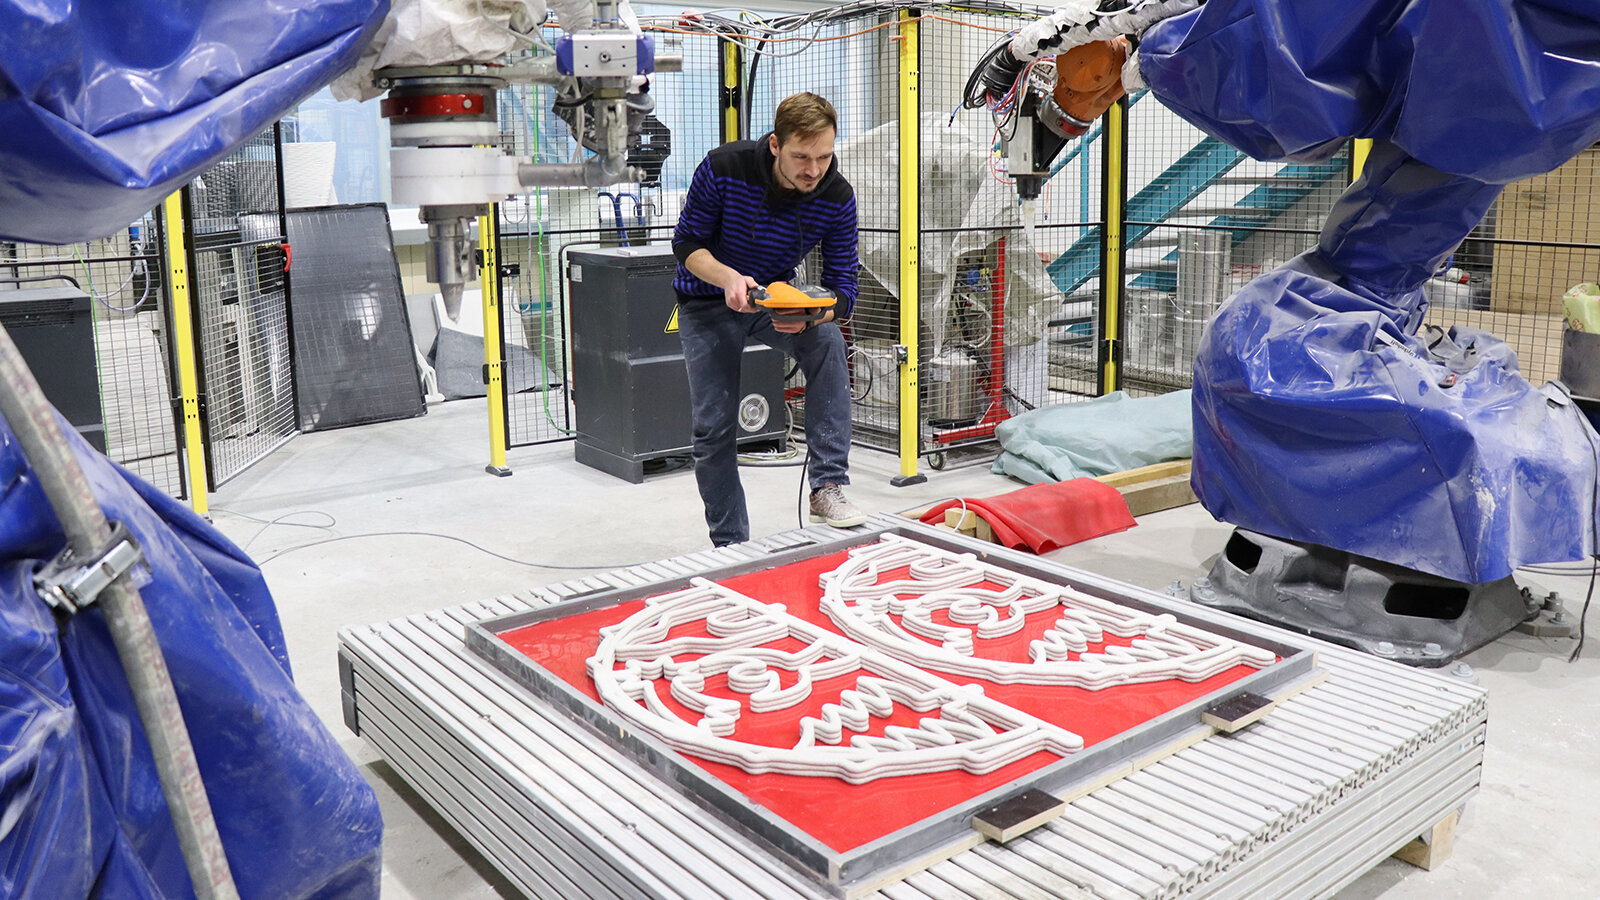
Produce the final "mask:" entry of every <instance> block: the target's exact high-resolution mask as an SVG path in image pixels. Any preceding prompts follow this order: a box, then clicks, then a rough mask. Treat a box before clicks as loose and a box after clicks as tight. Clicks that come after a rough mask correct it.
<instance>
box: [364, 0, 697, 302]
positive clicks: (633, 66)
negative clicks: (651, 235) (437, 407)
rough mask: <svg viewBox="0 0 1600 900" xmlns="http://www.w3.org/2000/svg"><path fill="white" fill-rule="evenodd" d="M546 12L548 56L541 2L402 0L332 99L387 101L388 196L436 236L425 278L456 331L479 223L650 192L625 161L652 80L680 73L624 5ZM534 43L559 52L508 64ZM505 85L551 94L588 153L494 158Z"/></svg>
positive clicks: (569, 0) (592, 3)
mask: <svg viewBox="0 0 1600 900" xmlns="http://www.w3.org/2000/svg"><path fill="white" fill-rule="evenodd" d="M552 7H553V9H552V10H549V11H553V12H555V14H556V17H557V21H558V22H559V24H560V25H561V26H562V29H563V30H564V31H565V32H566V33H565V34H564V35H563V36H562V37H561V38H560V39H559V40H558V41H557V42H556V43H555V45H554V46H551V45H549V44H548V43H546V42H545V41H544V40H543V39H542V38H541V37H540V36H539V31H540V25H541V24H542V23H543V21H544V20H545V18H546V15H547V9H546V6H545V2H544V0H501V2H499V3H493V2H473V3H463V2H462V0H397V2H395V4H394V6H393V8H392V10H391V11H390V14H389V18H388V20H387V21H386V22H385V25H384V27H383V28H382V29H380V32H379V34H378V35H377V37H376V39H375V40H374V41H373V45H372V46H370V47H369V48H368V50H367V52H366V53H365V54H363V57H362V61H361V63H360V64H358V66H357V68H356V70H355V71H354V72H352V73H349V74H348V75H346V76H345V77H344V78H342V79H340V81H338V82H336V83H335V85H334V87H335V94H336V96H344V97H351V96H362V97H368V96H376V94H377V93H378V92H380V91H386V92H387V96H385V98H384V100H383V104H382V111H383V115H384V117H385V118H387V119H388V120H389V134H390V142H391V144H392V145H393V150H392V151H391V152H390V155H389V162H390V183H391V187H392V189H393V193H392V198H393V200H394V202H395V203H398V204H403V205H408V206H409V205H415V206H417V207H418V208H419V215H420V218H421V219H422V221H423V222H424V223H426V224H427V226H428V254H427V278H428V280H429V281H430V282H433V283H435V284H437V285H439V289H440V293H441V294H442V295H443V298H444V305H445V310H446V312H447V313H448V314H449V315H450V317H451V318H452V319H453V318H455V317H456V316H457V315H458V313H459V311H460V308H461V295H462V292H463V291H464V289H465V287H466V285H467V284H469V283H471V282H473V281H475V280H476V278H477V268H478V266H477V259H476V257H477V253H476V251H477V228H476V225H475V221H474V220H475V219H476V217H478V216H480V215H485V214H487V213H488V211H489V206H490V204H492V203H497V202H499V201H502V200H505V199H507V198H509V197H511V196H513V195H516V194H520V193H523V192H524V191H526V190H528V189H530V188H534V187H541V186H554V185H583V186H589V187H599V186H603V185H608V184H616V183H618V182H625V181H642V180H644V179H645V177H646V176H645V173H644V172H642V171H641V170H639V169H636V168H633V167H631V166H629V165H628V149H629V147H630V146H631V144H632V143H633V141H634V138H635V137H636V136H637V135H638V134H639V131H640V128H641V125H642V124H643V123H644V121H645V118H646V117H647V116H648V115H650V113H651V112H652V110H653V109H654V108H655V100H654V99H653V98H652V97H651V96H650V93H649V81H648V77H649V76H650V75H652V74H654V73H655V72H668V71H679V70H680V69H681V67H682V60H681V58H679V57H664V56H657V55H656V53H655V47H654V42H653V40H652V39H651V38H650V37H649V36H648V35H645V34H642V33H641V32H640V30H639V26H638V22H637V20H636V19H635V18H634V16H633V13H632V11H631V10H630V9H629V7H628V3H627V0H554V2H553V3H552ZM463 24H466V25H468V26H469V27H465V28H464V27H463ZM535 45H540V46H543V47H544V48H545V49H547V50H549V51H551V52H549V53H547V54H544V55H539V56H525V55H522V56H516V57H507V53H508V52H515V51H518V50H521V49H525V48H527V47H530V46H535ZM511 84H543V85H550V86H552V87H554V88H555V91H556V100H555V103H554V105H553V109H554V111H555V113H556V114H557V115H558V116H560V117H561V118H562V119H563V120H565V121H566V123H567V124H568V125H569V126H570V127H571V129H572V133H573V134H574V135H575V136H577V138H578V140H579V142H580V143H581V144H582V146H583V148H584V149H585V150H588V151H590V152H591V153H592V154H593V155H592V156H589V157H588V158H587V159H583V160H581V161H573V162H553V163H541V162H534V161H533V160H532V159H529V158H518V157H515V156H512V155H510V154H507V153H506V152H504V151H503V150H501V149H499V148H498V147H496V146H494V145H495V144H497V143H498V141H499V138H500V134H499V116H498V110H497V108H496V102H495V98H496V95H497V92H498V91H499V90H500V89H502V88H505V87H507V86H509V85H511Z"/></svg>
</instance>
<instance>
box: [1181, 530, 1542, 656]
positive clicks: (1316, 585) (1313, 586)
mask: <svg viewBox="0 0 1600 900" xmlns="http://www.w3.org/2000/svg"><path fill="white" fill-rule="evenodd" d="M1189 597H1190V599H1192V600H1194V601H1195V602H1197V603H1201V604H1204V605H1206V606H1215V607H1218V608H1221V609H1226V610H1228V611H1230V612H1235V613H1239V614H1240V615H1244V616H1249V617H1250V618H1252V619H1258V620H1260V621H1263V622H1269V623H1271V624H1274V625H1278V626H1281V627H1283V628H1288V629H1291V630H1293V631H1298V632H1301V633H1303V634H1309V635H1312V636H1314V637H1319V638H1322V639H1323V640H1327V641H1332V642H1334V643H1337V644H1343V645H1345V646H1347V647H1354V648H1356V649H1358V650H1364V651H1366V652H1368V653H1371V654H1373V655H1376V656H1382V657H1386V658H1389V659H1393V660H1396V661H1398V662H1402V663H1406V664H1408V665H1414V666H1424V667H1430V668H1431V667H1437V666H1442V665H1445V664H1446V663H1448V662H1450V661H1451V660H1453V659H1455V658H1456V657H1458V656H1461V655H1462V654H1465V653H1468V652H1470V651H1472V650H1476V649H1477V648H1479V647H1481V646H1483V645H1484V644H1487V643H1489V642H1490V641H1492V640H1494V639H1495V638H1498V637H1500V636H1501V635H1503V634H1505V633H1506V632H1508V631H1510V630H1511V629H1513V628H1515V627H1516V626H1517V625H1519V624H1520V623H1522V622H1525V621H1527V620H1529V619H1531V618H1533V617H1534V616H1536V615H1537V614H1538V612H1539V607H1540V602H1541V601H1540V600H1538V599H1536V598H1534V597H1533V595H1532V594H1531V593H1530V592H1529V591H1528V590H1527V589H1526V588H1519V587H1518V586H1517V585H1516V583H1515V582H1514V581H1513V580H1512V579H1511V578H1510V577H1506V578H1502V579H1500V580H1499V581H1491V582H1487V583H1484V584H1463V583H1461V582H1458V581H1450V580H1448V579H1445V578H1440V577H1438V576H1435V575H1429V574H1426V573H1424V572H1417V571H1414V570H1411V569H1407V568H1404V567H1401V566H1397V565H1394V564H1392V563H1386V562H1381V561H1379V560H1376V559H1370V558H1367V557H1364V556H1356V555H1354V554H1350V553H1346V552H1344V551H1342V550H1333V549H1330V548H1328V547H1322V546H1318V545H1316V544H1302V543H1297V542H1294V541H1285V540H1280V539H1278V538H1273V537H1267V536H1266V535H1261V534H1256V533H1255V532H1251V531H1245V530H1244V529H1242V528H1239V529H1234V532H1233V534H1232V535H1231V536H1230V537H1229V538H1228V544H1227V546H1226V547H1225V548H1224V549H1223V551H1222V554H1221V556H1219V557H1218V558H1217V560H1216V562H1215V563H1214V564H1213V565H1212V567H1211V572H1210V575H1209V577H1208V578H1202V579H1197V580H1196V581H1195V583H1194V585H1193V586H1192V587H1191V588H1190V589H1189Z"/></svg>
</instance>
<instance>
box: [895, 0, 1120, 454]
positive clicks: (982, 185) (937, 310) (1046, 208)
mask: <svg viewBox="0 0 1600 900" xmlns="http://www.w3.org/2000/svg"><path fill="white" fill-rule="evenodd" d="M1039 14H1040V11H1039V10H1036V9H1033V8H1027V7H1019V8H1017V9H1016V10H1015V11H1014V12H1012V13H1010V14H1001V13H998V12H982V13H978V12H969V11H964V10H959V9H943V8H932V9H930V10H927V11H924V12H923V15H922V17H921V20H920V22H919V28H920V32H921V34H920V44H921V54H920V61H919V70H920V73H921V77H920V85H919V87H920V90H919V95H920V102H919V111H918V113H919V119H920V121H921V123H922V126H921V133H922V134H921V153H920V156H921V159H920V160H919V167H920V173H919V185H920V187H919V205H920V219H921V227H920V233H919V234H918V236H917V248H918V260H919V268H920V270H921V290H920V303H919V305H920V309H921V332H920V334H921V340H920V341H919V345H920V347H919V349H920V357H921V360H920V361H921V371H920V373H919V380H920V384H921V391H920V394H921V396H920V398H919V416H918V420H919V422H921V423H922V427H921V433H920V435H919V448H920V451H921V452H923V453H925V454H928V455H929V461H930V463H931V464H932V465H934V466H935V467H938V466H940V465H942V463H943V460H944V451H945V450H947V449H953V448H957V447H961V446H964V445H968V444H973V443H984V442H989V441H991V440H992V439H993V436H994V429H995V426H997V425H998V424H1000V423H1001V422H1003V421H1005V420H1006V419H1007V418H1009V417H1011V416H1013V415H1016V414H1019V413H1021V412H1024V411H1026V410H1029V409H1036V408H1039V407H1042V406H1048V405H1053V404H1057V403H1062V402H1069V401H1071V400H1072V399H1075V398H1080V397H1085V396H1093V395H1094V393H1095V389H1096V384H1097V383H1098V374H1097V368H1098V367H1097V360H1098V353H1099V341H1098V339H1097V328H1098V319H1099V315H1100V302H1099V294H1098V287H1099V282H1100V257H1101V254H1100V245H1101V243H1102V241H1103V234H1102V232H1103V228H1102V223H1101V215H1102V209H1101V187H1100V182H1101V169H1102V158H1103V145H1104V140H1103V138H1102V131H1101V129H1099V128H1096V129H1094V130H1093V131H1091V132H1090V133H1087V134H1085V135H1084V136H1083V137H1082V138H1080V139H1078V140H1076V141H1074V142H1071V143H1070V144H1069V145H1068V146H1066V147H1065V148H1063V150H1062V152H1061V154H1060V155H1059V156H1058V157H1057V158H1056V159H1055V160H1054V162H1053V164H1052V169H1053V171H1054V172H1055V175H1054V177H1052V178H1051V179H1050V180H1049V181H1047V182H1046V183H1045V187H1044V190H1043V192H1042V193H1041V194H1040V196H1039V197H1038V198H1036V199H1033V200H1030V201H1028V202H1026V203H1023V202H1019V199H1018V192H1017V189H1016V182H1015V180H1014V179H1013V178H1012V177H1011V176H1010V175H1009V174H1008V172H1007V162H1006V160H1005V159H1003V158H1002V156H1001V154H1000V149H999V148H1000V144H1001V138H1002V137H1006V138H1009V137H1011V136H1012V135H1014V133H1015V128H1016V124H1017V123H1016V120H1015V119H1014V118H1013V119H1011V120H1010V121H1005V120H1003V119H1002V120H1000V121H998V122H997V120H996V118H995V117H993V116H991V115H989V114H987V113H986V112H985V111H982V110H967V111H960V108H961V104H962V100H963V97H964V94H965V87H966V81H967V79H968V76H969V73H971V72H972V70H973V68H974V67H975V66H977V65H978V64H979V63H980V60H981V57H982V55H983V53H984V51H985V50H986V49H987V48H988V47H989V46H990V45H991V44H993V43H994V42H995V41H996V40H998V39H1003V38H1004V37H1005V36H1006V35H1008V33H1009V32H1011V31H1012V30H1014V29H1015V28H1017V27H1019V26H1020V25H1021V24H1023V23H1025V22H1027V21H1029V20H1031V19H1033V18H1034V17H1036V16H1037V15H1039ZM1002 132H1004V134H1002Z"/></svg>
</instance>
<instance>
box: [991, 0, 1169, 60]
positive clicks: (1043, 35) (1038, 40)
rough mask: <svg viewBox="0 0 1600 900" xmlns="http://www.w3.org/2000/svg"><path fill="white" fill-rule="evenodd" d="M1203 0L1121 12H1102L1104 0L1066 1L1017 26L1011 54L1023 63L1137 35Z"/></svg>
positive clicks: (1150, 2)
mask: <svg viewBox="0 0 1600 900" xmlns="http://www.w3.org/2000/svg"><path fill="white" fill-rule="evenodd" d="M1200 2H1201V0H1141V2H1136V3H1134V4H1133V5H1132V6H1130V7H1128V8H1127V9H1125V10H1122V11H1120V12H1115V13H1110V14H1107V15H1102V14H1101V13H1099V12H1098V11H1097V10H1098V7H1099V5H1100V0H1066V2H1063V3H1061V4H1060V7H1061V8H1060V9H1058V10H1056V11H1055V12H1053V13H1051V14H1050V15H1048V16H1045V17H1044V18H1042V19H1037V20H1035V21H1033V22H1030V23H1028V24H1027V25H1024V26H1023V27H1021V28H1019V29H1017V36H1016V37H1015V38H1014V39H1012V41H1011V55H1012V56H1014V57H1016V59H1017V61H1019V62H1029V61H1031V60H1035V59H1039V58H1040V57H1044V56H1055V55H1056V54H1058V53H1065V52H1067V51H1068V50H1071V49H1072V48H1073V47H1077V46H1080V45H1082V44H1088V43H1093V42H1094V41H1105V40H1110V39H1111V38H1114V37H1118V36H1127V35H1134V36H1137V35H1140V34H1143V33H1144V30H1145V29H1146V28H1149V27H1150V26H1151V25H1154V24H1155V23H1157V22H1159V21H1161V20H1162V19H1168V18H1171V17H1173V16H1176V15H1179V14H1181V13H1185V12H1188V11H1189V10H1191V9H1194V8H1195V7H1197V6H1199V5H1200ZM1085 26H1086V27H1085Z"/></svg>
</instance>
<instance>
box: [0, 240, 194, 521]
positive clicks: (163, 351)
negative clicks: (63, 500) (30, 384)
mask: <svg viewBox="0 0 1600 900" xmlns="http://www.w3.org/2000/svg"><path fill="white" fill-rule="evenodd" d="M156 226H157V217H156V216H154V215H147V216H144V217H142V218H141V219H140V220H139V221H137V222H134V223H132V224H130V225H129V226H128V227H127V228H124V229H119V230H118V231H117V232H116V233H114V234H112V235H110V236H108V237H105V238H100V239H98V240H93V241H89V242H87V243H84V244H71V245H67V246H46V245H40V244H25V243H0V322H3V323H4V324H5V325H6V326H7V328H12V329H16V328H45V329H48V330H49V332H50V333H49V335H48V337H47V338H46V340H47V341H48V344H49V345H50V346H52V348H53V352H52V354H51V357H52V359H53V360H55V362H56V363H57V364H65V365H72V366H77V365H82V364H88V365H89V366H91V367H92V368H93V375H92V378H90V379H87V380H85V381H81V382H79V383H80V384H82V385H83V386H84V387H85V388H88V387H91V386H92V385H94V384H98V392H97V393H96V394H95V395H94V396H88V395H85V396H82V397H76V398H73V397H51V401H52V403H54V404H55V405H57V406H58V407H60V408H62V409H63V410H66V409H67V408H68V407H69V406H78V405H81V404H88V405H89V406H91V407H98V410H99V412H100V417H99V419H98V421H99V422H101V423H103V429H104V430H103V431H101V432H98V437H99V438H100V441H101V442H100V443H97V446H98V447H99V448H100V449H103V450H104V452H105V454H106V456H107V457H109V458H110V459H112V460H114V461H116V462H118V463H120V464H122V465H123V466H125V467H126V468H127V469H128V470H129V471H131V472H133V473H134V474H135V475H138V476H139V477H140V478H142V479H144V480H145V481H147V482H149V483H150V484H151V485H152V486H154V487H155V488H156V489H158V490H161V491H164V492H166V493H168V494H170V495H172V496H175V497H182V496H184V495H185V493H186V491H185V486H184V484H183V475H182V466H181V465H180V462H179V459H178V439H177V433H176V425H175V421H174V418H173V408H172V397H173V395H174V391H173V388H172V380H171V376H170V373H171V365H170V355H169V352H168V346H169V344H168V340H169V337H170V333H169V330H168V322H167V314H166V300H165V296H164V293H163V291H162V272H163V271H164V268H163V265H162V262H161V255H160V247H161V240H160V237H159V234H158V230H157V227H156ZM68 279H70V281H69V280H68ZM74 284H75V285H76V286H77V288H78V289H79V290H81V291H83V292H84V293H85V294H87V295H88V296H89V298H90V303H89V307H88V311H87V313H88V316H89V321H90V323H92V326H91V327H87V328H81V329H74V328H71V327H60V326H62V325H67V324H68V322H67V320H66V319H67V317H65V316H64V314H61V315H58V314H46V315H44V316H24V317H22V319H20V320H17V321H13V320H12V319H11V317H10V316H9V315H7V314H6V312H5V311H6V310H9V309H11V308H12V307H11V304H9V303H6V302H5V300H6V297H5V293H6V292H10V291H19V290H27V289H30V288H39V287H44V286H47V285H55V286H62V287H66V286H70V285H74ZM41 363H43V364H50V361H46V360H40V361H30V364H32V365H34V366H35V368H38V367H40V365H41ZM36 374H40V375H41V378H42V379H43V377H44V376H43V373H36ZM85 435H86V436H88V437H91V443H95V439H94V437H95V436H92V435H91V432H85Z"/></svg>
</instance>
